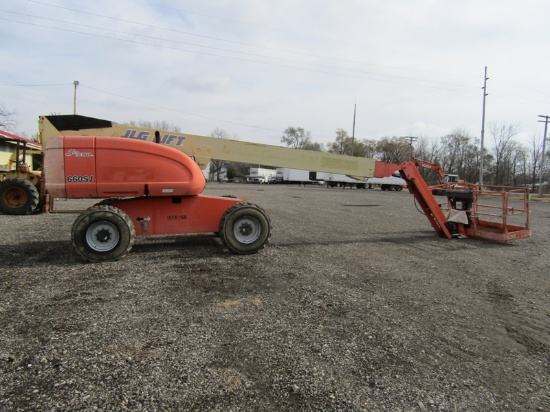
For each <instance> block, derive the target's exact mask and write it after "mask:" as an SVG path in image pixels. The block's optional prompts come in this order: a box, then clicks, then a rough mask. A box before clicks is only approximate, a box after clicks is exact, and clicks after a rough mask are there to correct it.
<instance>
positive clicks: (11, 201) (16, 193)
mask: <svg viewBox="0 0 550 412" xmlns="http://www.w3.org/2000/svg"><path fill="white" fill-rule="evenodd" d="M4 200H5V201H6V204H7V205H9V206H10V207H15V208H17V207H20V206H23V205H24V204H25V203H26V202H27V194H26V193H25V191H24V190H21V189H17V188H13V189H9V190H7V191H6V193H5V194H4Z"/></svg>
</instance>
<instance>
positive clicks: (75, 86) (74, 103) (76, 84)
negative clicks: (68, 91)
mask: <svg viewBox="0 0 550 412" xmlns="http://www.w3.org/2000/svg"><path fill="white" fill-rule="evenodd" d="M73 84H74V98H73V114H76V88H77V87H78V85H79V84H80V83H79V82H78V80H75V81H74V82H73Z"/></svg>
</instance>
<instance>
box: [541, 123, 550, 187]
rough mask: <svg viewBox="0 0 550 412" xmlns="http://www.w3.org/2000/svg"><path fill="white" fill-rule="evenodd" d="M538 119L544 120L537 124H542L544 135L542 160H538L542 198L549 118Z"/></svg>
mask: <svg viewBox="0 0 550 412" xmlns="http://www.w3.org/2000/svg"><path fill="white" fill-rule="evenodd" d="M539 117H542V118H543V119H544V120H539V122H541V123H542V122H544V135H543V136H542V159H541V160H540V176H539V197H542V174H543V173H544V158H545V157H546V153H545V151H546V131H547V130H548V119H550V116H543V115H541V114H539Z"/></svg>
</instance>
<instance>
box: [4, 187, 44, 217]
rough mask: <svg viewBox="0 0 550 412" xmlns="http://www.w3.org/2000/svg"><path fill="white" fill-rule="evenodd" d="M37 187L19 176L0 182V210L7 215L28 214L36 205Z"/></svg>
mask: <svg viewBox="0 0 550 412" xmlns="http://www.w3.org/2000/svg"><path fill="white" fill-rule="evenodd" d="M39 198H40V196H39V194H38V189H37V188H36V186H35V185H33V184H32V183H31V182H30V181H28V180H26V179H21V178H13V179H7V180H4V181H3V182H2V183H0V211H2V213H5V214H7V215H28V214H31V213H32V212H33V211H34V210H35V209H36V208H37V206H38V201H39Z"/></svg>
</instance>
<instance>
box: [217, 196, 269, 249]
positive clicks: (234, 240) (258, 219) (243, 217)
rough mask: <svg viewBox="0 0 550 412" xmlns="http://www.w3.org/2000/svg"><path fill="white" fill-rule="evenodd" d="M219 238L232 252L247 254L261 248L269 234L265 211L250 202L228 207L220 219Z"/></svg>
mask: <svg viewBox="0 0 550 412" xmlns="http://www.w3.org/2000/svg"><path fill="white" fill-rule="evenodd" d="M219 233H220V238H221V240H222V242H223V243H224V245H225V246H226V247H227V248H228V249H229V250H231V251H232V252H234V253H237V254H241V255H247V254H251V253H256V252H258V251H259V250H261V249H263V248H264V247H265V245H266V244H267V242H268V241H269V237H270V236H271V221H270V220H269V216H267V214H266V213H265V211H264V210H263V209H262V208H261V207H259V206H257V205H254V204H252V203H248V202H242V203H237V204H235V205H233V206H231V207H229V208H228V209H227V210H226V211H225V213H224V214H223V216H222V218H221V220H220V231H219Z"/></svg>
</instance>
